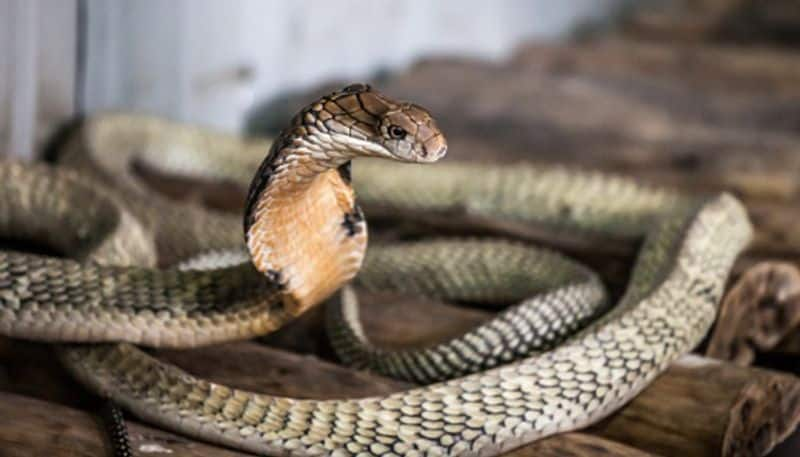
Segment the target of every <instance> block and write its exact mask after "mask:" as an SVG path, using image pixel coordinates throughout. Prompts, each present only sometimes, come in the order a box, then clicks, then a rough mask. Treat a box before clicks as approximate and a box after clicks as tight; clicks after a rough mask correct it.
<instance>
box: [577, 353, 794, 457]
mask: <svg viewBox="0 0 800 457" xmlns="http://www.w3.org/2000/svg"><path fill="white" fill-rule="evenodd" d="M798 422H800V379H798V378H797V377H795V376H792V375H787V374H782V373H779V372H775V371H769V370H762V369H757V368H749V367H748V368H744V367H739V366H737V365H733V364H729V363H722V362H719V361H715V360H713V359H707V358H701V357H697V356H687V357H685V358H683V359H681V360H679V361H678V362H677V363H675V364H673V365H672V366H671V367H670V368H669V370H668V371H667V373H666V374H665V375H663V376H662V377H660V378H659V379H658V380H656V382H654V383H653V384H652V385H651V386H650V387H648V388H647V389H645V390H644V391H643V392H642V394H640V395H639V396H637V397H636V398H635V399H634V400H633V401H632V402H631V403H630V404H629V405H628V406H626V407H625V408H623V409H622V410H620V411H619V412H618V413H617V414H615V415H613V416H612V417H610V418H609V419H607V420H605V421H603V422H601V423H600V424H598V425H595V426H593V427H592V428H591V429H590V430H589V432H590V433H597V434H599V435H601V436H603V437H606V438H610V439H612V440H616V441H620V442H623V443H626V444H629V445H631V446H634V447H637V448H640V449H644V450H647V451H649V452H652V453H654V454H658V455H692V456H763V455H766V454H767V453H768V452H769V451H770V450H772V449H773V448H774V447H775V445H776V444H778V443H780V442H781V441H783V440H784V439H786V437H787V436H788V435H789V434H790V433H791V432H792V431H794V430H795V428H796V427H797V424H798Z"/></svg>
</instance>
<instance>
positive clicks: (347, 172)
mask: <svg viewBox="0 0 800 457" xmlns="http://www.w3.org/2000/svg"><path fill="white" fill-rule="evenodd" d="M336 170H337V171H338V172H339V176H341V177H342V181H344V182H345V183H347V184H350V182H351V181H352V180H353V171H352V170H353V164H352V163H351V162H350V161H349V160H348V161H347V162H345V163H344V164H342V165H340V166H339V168H337V169H336Z"/></svg>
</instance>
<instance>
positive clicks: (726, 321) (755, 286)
mask: <svg viewBox="0 0 800 457" xmlns="http://www.w3.org/2000/svg"><path fill="white" fill-rule="evenodd" d="M798 325H800V271H799V270H798V269H797V267H795V266H794V265H792V264H788V263H785V262H765V263H760V264H757V265H755V266H753V267H752V268H751V269H749V270H748V271H747V272H745V273H744V275H742V277H741V278H740V279H739V281H738V282H737V283H736V284H735V285H734V286H733V287H732V288H731V290H730V291H729V292H728V293H727V295H726V296H725V299H724V300H723V302H722V305H721V307H720V313H719V318H718V319H717V322H716V324H715V327H714V331H713V333H712V335H711V338H710V339H709V343H708V347H707V348H706V355H707V356H709V357H713V358H717V359H723V360H730V361H732V362H734V363H737V364H740V365H747V364H750V363H752V362H753V360H754V359H755V356H756V352H757V351H761V352H767V351H771V350H774V349H775V348H777V347H778V346H780V345H781V343H782V342H783V341H784V340H786V339H788V338H789V337H791V336H792V335H793V334H796V333H800V332H798V328H797V327H798Z"/></svg>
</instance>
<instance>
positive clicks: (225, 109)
mask: <svg viewBox="0 0 800 457" xmlns="http://www.w3.org/2000/svg"><path fill="white" fill-rule="evenodd" d="M798 50H800V1H798V0H769V1H765V0H639V1H636V0H571V1H560V0H527V1H526V0H496V1H493V2H487V1H478V0H461V1H455V0H446V1H438V2H430V1H425V0H394V1H391V0H372V1H369V0H338V1H323V0H298V1H266V0H238V1H234V0H229V1H222V0H171V1H167V0H137V1H132V0H58V1H57V0H0V155H4V156H13V157H23V158H28V159H33V158H36V157H39V156H41V155H42V154H43V150H44V149H45V148H46V146H47V145H48V144H53V143H52V141H51V140H52V139H53V138H57V135H56V136H55V137H54V134H56V133H57V132H59V131H60V129H61V127H62V126H64V125H65V124H68V123H69V121H70V120H73V119H75V118H79V117H80V116H87V115H92V114H95V113H99V112H105V111H134V112H139V113H143V114H149V115H155V116H160V117H166V118H170V119H174V120H178V121H183V122H188V123H192V124H199V125H203V126H207V127H211V128H214V129H217V130H221V131H226V132H235V133H246V134H251V135H272V134H274V133H275V132H276V131H277V130H278V129H280V128H281V127H282V126H284V125H285V124H286V121H287V119H288V118H289V117H290V116H291V115H292V114H293V113H294V112H296V110H297V109H298V108H299V107H301V106H303V105H304V104H306V103H308V102H309V101H310V100H313V99H314V98H315V97H317V96H318V95H320V94H322V93H325V92H329V91H331V90H333V89H335V88H339V87H341V86H343V85H344V84H346V83H350V82H354V81H364V82H370V83H372V84H373V85H374V86H376V87H377V88H378V89H380V90H381V91H383V92H386V93H387V94H390V95H391V96H392V97H393V98H400V99H407V100H412V101H414V102H416V103H418V104H420V105H422V106H425V107H426V108H428V109H429V110H430V111H432V112H433V114H434V115H435V116H436V118H437V120H438V122H439V124H440V126H441V127H442V129H443V130H444V131H445V133H446V134H447V136H448V142H449V144H450V149H449V153H448V154H449V157H448V160H472V161H484V162H493V163H495V162H499V163H503V162H505V163H517V162H523V161H528V162H530V161H535V162H542V163H555V164H565V165H568V166H570V167H578V168H586V169H592V170H603V171H610V172H614V173H619V174H624V175H632V176H635V177H636V178H637V179H639V180H643V181H647V182H651V183H656V184H664V185H669V186H673V187H677V188H680V189H681V190H684V191H687V192H711V191H713V192H719V191H721V190H725V191H729V192H733V193H734V194H736V196H737V197H739V198H740V199H742V200H743V201H744V202H745V204H746V205H747V208H748V211H749V212H750V216H751V218H752V220H753V222H754V225H755V227H756V236H755V240H754V242H753V243H752V245H751V247H750V249H749V250H748V251H747V253H746V254H745V255H743V256H742V257H741V258H740V260H739V261H738V262H737V267H736V270H735V272H734V276H733V280H732V281H731V286H732V287H731V290H730V292H729V294H728V295H727V297H726V300H725V302H724V304H723V312H722V313H721V314H720V316H721V317H720V320H719V321H718V323H717V325H716V327H715V331H714V333H713V334H712V335H711V336H710V337H709V342H708V343H707V344H706V345H704V346H703V347H702V348H701V349H700V352H701V353H702V354H703V355H706V356H709V357H714V358H716V359H722V360H726V361H728V362H729V363H730V364H736V365H739V367H740V368H742V367H747V368H746V370H745V368H742V370H745V371H743V372H742V373H747V374H746V375H742V376H743V377H744V378H747V379H750V378H752V379H753V380H754V381H753V383H752V384H747V385H746V386H745V388H742V392H745V391H746V392H750V393H748V394H747V395H750V394H752V395H753V398H756V397H757V398H760V399H761V400H758V399H756V400H753V402H752V403H747V402H748V401H750V400H749V398H750V397H748V399H745V400H743V403H741V402H740V403H736V404H730V405H729V404H723V403H724V402H723V403H719V402H718V403H716V404H714V405H712V406H713V408H711V407H710V408H709V411H712V410H713V411H722V413H720V414H721V415H723V416H725V417H726V418H727V417H728V409H730V410H731V411H732V412H731V413H730V417H731V418H733V417H734V415H736V414H739V412H741V414H740V415H739V416H737V417H739V418H740V419H741V420H740V421H739V422H736V421H734V420H733V419H731V424H733V423H734V422H736V423H737V424H739V425H741V428H740V429H737V428H735V427H733V426H728V425H725V424H723V425H719V424H712V425H714V426H717V425H719V427H723V426H724V427H727V428H725V435H724V436H717V435H713V436H711V438H710V439H709V443H700V444H708V446H707V448H706V451H707V452H706V453H692V452H683V453H680V454H679V455H687V456H688V455H703V456H705V455H708V456H711V455H731V456H733V455H736V456H739V455H766V454H767V453H768V452H773V454H771V455H773V456H778V455H780V456H790V455H792V456H793V455H800V433H797V432H795V433H794V435H793V436H792V437H791V438H790V439H788V441H786V442H785V443H783V444H782V445H780V446H779V445H778V444H779V443H780V442H781V441H782V440H784V439H785V438H787V436H789V435H790V433H791V432H792V431H793V430H795V428H796V425H797V423H798V422H799V421H800V379H798V378H797V377H796V376H795V375H796V374H798V373H800V368H798V367H800V363H799V362H800V270H798V269H797V267H798V265H800V231H798V230H797V229H796V227H798V225H799V224H800V179H799V178H798V177H800V53H799V52H798ZM183 187H184V188H185V187H186V186H185V185H184V186H183ZM198 189H199V188H198V187H194V188H193V192H195V193H193V194H191V195H187V194H185V193H184V194H181V195H178V194H173V195H171V196H172V197H174V198H183V199H195V200H199V201H200V202H201V203H204V204H210V203H209V202H210V201H211V200H213V199H210V198H209V197H208V195H198V193H202V192H203V190H202V189H199V190H198ZM224 192H226V191H224V190H220V187H211V188H210V190H208V191H207V192H206V193H212V194H215V195H217V196H219V194H221V193H224ZM229 193H230V194H231V195H232V196H231V197H230V198H227V199H226V198H222V199H219V198H218V199H217V201H222V202H223V203H217V204H213V203H211V204H210V205H211V206H215V205H216V206H218V207H219V208H218V209H227V210H230V211H240V208H239V206H241V201H242V189H237V190H233V191H230V192H229ZM373 227H374V226H373ZM570 254H573V255H577V256H578V257H579V258H581V260H586V261H588V262H589V263H590V264H591V265H592V266H593V267H595V268H598V269H599V270H600V271H601V273H602V274H603V275H604V279H608V278H611V281H610V283H611V284H612V285H616V286H619V285H620V284H622V283H623V282H624V279H625V278H626V276H625V275H626V274H627V271H628V270H627V268H628V266H629V265H630V263H631V259H630V258H615V259H609V258H608V257H605V256H603V257H599V256H597V255H595V254H596V253H593V252H578V253H570ZM615 280H616V282H614V281H615ZM748 287H749V288H748ZM399 314H402V313H401V312H398V315H399ZM406 314H407V313H406ZM279 338H280V337H278V339H279ZM295 340H298V339H297V338H296V339H295ZM293 341H294V340H293ZM292 344H296V342H293V343H292ZM287 346H289V345H287ZM12 352H13V351H12ZM24 364H30V361H28V360H25V361H23V362H20V365H24ZM9 366H10V365H9ZM26 366H27V365H26ZM725 366H728V365H725ZM752 366H759V367H762V368H763V367H766V368H768V369H771V370H776V371H780V375H776V376H779V377H780V382H779V383H777V384H769V385H768V386H767V387H764V386H761V385H759V384H758V383H759V382H760V381H758V379H766V378H764V376H766V375H764V373H765V371H758V370H760V369H755V368H752ZM2 368H3V367H2V366H1V365H0V390H2V389H5V390H13V389H12V388H11V387H9V386H10V385H11V384H4V379H6V378H8V379H11V378H13V371H12V370H10V369H9V370H8V373H12V375H9V376H7V377H6V378H4V373H5V372H4V371H3V370H2ZM39 368H40V367H39V366H36V367H32V368H31V372H34V371H35V370H34V369H36V370H38V369H39ZM747 370H752V371H747ZM771 373H772V372H771ZM784 374H785V375H786V376H785V377H783V376H784ZM26 376H31V374H28V375H26ZM20 379H22V377H20ZM770 379H772V378H770ZM776 379H777V378H776ZM729 381H730V379H728V378H725V379H721V380H720V379H717V380H714V379H710V380H709V382H708V386H711V388H709V389H710V390H716V387H717V386H719V385H732V382H729ZM26 382H27V381H26ZM743 382H744V381H743ZM747 382H750V381H749V380H748V381H747ZM770 382H772V381H770ZM715 383H716V384H715ZM12 384H13V383H12ZM23 384H25V383H19V385H23ZM763 384H764V385H767V383H763ZM778 384H780V386H782V387H780V388H777V387H775V385H778ZM17 387H18V386H17ZM17 387H14V388H15V389H16V388H17ZM751 387H752V389H751ZM762 387H763V389H764V390H763V391H761V390H758V391H757V393H752V392H755V391H756V388H762ZM21 389H23V390H24V389H27V387H24V388H21ZM748 389H749V390H748ZM781 389H783V390H781ZM25 392H26V393H31V392H32V391H27V390H25ZM34 393H37V392H34ZM759 395H760V397H758V396H759ZM689 396H690V397H692V398H694V397H693V396H696V395H695V393H693V392H692V393H690V394H689ZM764 398H766V399H767V400H769V401H764V400H763V399H764ZM695 400H697V402H700V403H702V402H703V401H704V398H702V397H701V398H700V399H699V400H698V399H697V398H695ZM737 401H739V400H737ZM753 404H755V405H756V406H752V405H753ZM764 404H766V405H768V407H762V406H760V405H764ZM737 405H738V406H737ZM745 405H750V406H747V408H749V409H745ZM739 406H741V408H742V410H741V411H739V410H738V409H736V408H738V407H739ZM751 406H752V408H751ZM715 408H716V409H715ZM769 408H772V409H769ZM745 411H746V412H745ZM723 413H724V414H723ZM701 419H702V418H701ZM635 420H636V421H639V420H640V418H638V417H636V418H635ZM680 420H682V419H680ZM676 421H679V420H676ZM703 426H705V424H703ZM711 428H713V427H710V429H711ZM673 431H674V430H672V429H669V430H667V432H666V433H672V432H673ZM611 432H612V433H611V436H612V438H614V439H615V440H619V441H621V442H625V443H629V444H632V445H635V446H636V447H640V448H642V449H645V450H647V451H648V454H646V455H651V454H650V453H649V452H650V451H652V455H675V453H670V452H668V451H667V450H665V449H675V448H679V447H680V443H678V441H679V440H678V439H677V438H676V439H675V440H674V442H667V441H669V440H666V441H664V442H656V443H645V442H644V441H636V440H635V439H633V438H635V437H631V436H630V435H631V433H632V432H631V433H628V432H629V431H628V430H612V431H611ZM614 433H616V435H614ZM676 436H678V435H676ZM734 438H736V440H738V441H736V440H735V439H734ZM654 440H655V439H654ZM655 441H659V440H655ZM684 441H685V440H684ZM699 441H700V440H698V442H699ZM734 441H735V442H736V446H739V447H738V448H734V447H732V446H734V445H733V444H730V443H731V442H734ZM646 444H648V445H649V444H652V445H653V447H648V445H646ZM672 445H674V447H672V448H670V447H669V446H672ZM726 446H727V447H726ZM720 448H724V449H723V451H724V452H723V451H720V452H717V451H718V450H719V449H720ZM773 448H775V449H773ZM0 451H2V449H0ZM0 455H3V453H2V452H0ZM19 455H25V454H19ZM554 455H558V454H554ZM581 455H584V454H581ZM586 455H589V454H586ZM636 455H644V454H636Z"/></svg>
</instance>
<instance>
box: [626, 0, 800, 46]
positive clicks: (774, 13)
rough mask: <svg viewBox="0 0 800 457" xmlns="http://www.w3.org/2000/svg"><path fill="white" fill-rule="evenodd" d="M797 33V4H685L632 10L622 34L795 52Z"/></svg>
mask: <svg viewBox="0 0 800 457" xmlns="http://www.w3.org/2000/svg"><path fill="white" fill-rule="evenodd" d="M651 3H652V2H651ZM798 28H800V6H798V4H797V2H795V1H793V0H770V1H768V2H764V1H759V0H683V1H678V2H668V3H664V2H661V3H658V4H657V6H654V5H653V4H647V5H646V6H644V7H641V6H640V7H639V8H633V11H632V12H629V13H628V14H627V15H626V19H625V21H623V26H622V31H623V33H624V34H625V35H626V36H629V37H634V38H640V39H650V40H669V41H682V42H687V41H689V42H703V41H716V42H730V43H737V44H770V45H782V46H796V45H797V44H800V31H798Z"/></svg>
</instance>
